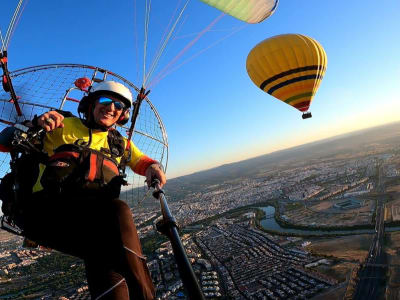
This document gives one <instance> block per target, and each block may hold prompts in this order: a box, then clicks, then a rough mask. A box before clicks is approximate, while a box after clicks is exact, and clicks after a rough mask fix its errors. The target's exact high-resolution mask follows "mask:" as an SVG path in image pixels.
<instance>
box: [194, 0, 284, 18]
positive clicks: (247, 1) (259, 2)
mask: <svg viewBox="0 0 400 300" xmlns="http://www.w3.org/2000/svg"><path fill="white" fill-rule="evenodd" d="M201 1H202V2H204V3H207V4H208V5H211V6H214V7H215V8H218V9H219V10H222V11H223V12H225V13H227V14H228V15H231V16H232V17H235V18H237V19H239V20H242V21H244V22H247V23H259V22H261V21H263V20H265V19H266V18H268V17H269V16H271V15H272V14H273V13H274V11H275V9H276V7H277V6H278V2H279V0H201Z"/></svg>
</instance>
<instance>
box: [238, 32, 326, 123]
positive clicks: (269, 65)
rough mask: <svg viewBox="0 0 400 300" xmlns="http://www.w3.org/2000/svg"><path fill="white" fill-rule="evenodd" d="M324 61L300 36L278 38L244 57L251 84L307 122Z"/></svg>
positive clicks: (316, 47) (314, 43) (321, 50)
mask: <svg viewBox="0 0 400 300" xmlns="http://www.w3.org/2000/svg"><path fill="white" fill-rule="evenodd" d="M327 62H328V61H327V57H326V53H325V50H324V48H322V46H321V44H319V43H318V42H317V41H316V40H314V39H312V38H310V37H308V36H305V35H301V34H282V35H277V36H274V37H271V38H268V39H266V40H264V41H262V42H261V43H259V44H258V45H256V46H255V47H254V48H253V49H252V50H251V51H250V53H249V55H248V56H247V62H246V68H247V73H248V74H249V76H250V78H251V80H252V81H253V82H254V83H255V84H256V85H257V86H258V87H259V88H260V89H262V90H263V91H265V92H267V93H268V94H270V95H272V96H274V97H275V98H277V99H279V100H281V101H283V102H285V103H287V104H289V105H291V106H293V107H295V108H296V109H298V110H300V111H301V112H303V119H306V118H310V117H311V113H310V112H308V109H309V107H310V104H311V101H312V99H313V97H314V95H315V93H316V92H317V90H318V87H319V85H320V83H321V80H322V78H323V76H324V74H325V70H326V66H327Z"/></svg>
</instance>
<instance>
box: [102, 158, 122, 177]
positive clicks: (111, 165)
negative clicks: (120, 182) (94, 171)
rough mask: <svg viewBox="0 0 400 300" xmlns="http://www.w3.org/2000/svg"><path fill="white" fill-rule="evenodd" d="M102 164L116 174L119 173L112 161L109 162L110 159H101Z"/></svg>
mask: <svg viewBox="0 0 400 300" xmlns="http://www.w3.org/2000/svg"><path fill="white" fill-rule="evenodd" d="M103 164H104V165H105V166H107V167H108V168H110V169H111V170H112V171H113V172H114V173H115V174H117V175H118V174H119V170H118V167H117V166H116V165H115V164H114V163H113V162H111V161H109V160H107V159H105V160H104V161H103Z"/></svg>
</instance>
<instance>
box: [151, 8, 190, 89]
mask: <svg viewBox="0 0 400 300" xmlns="http://www.w3.org/2000/svg"><path fill="white" fill-rule="evenodd" d="M188 4H189V0H187V1H186V3H185V5H184V7H183V8H182V10H181V12H180V13H179V16H178V17H177V19H176V20H175V23H174V25H173V26H172V28H171V30H170V31H169V33H168V35H167V37H166V39H165V40H164V42H163V45H162V47H161V49H160V51H159V52H158V54H157V57H156V59H155V61H154V62H153V64H152V66H151V67H150V71H149V73H148V74H147V75H146V77H145V79H144V84H143V85H144V86H145V85H146V83H147V81H148V79H149V78H150V77H151V76H152V74H153V73H154V70H155V67H156V65H157V64H158V61H159V60H160V57H161V55H162V53H163V52H164V50H165V48H166V46H167V43H168V41H169V40H170V38H171V36H172V33H173V32H174V30H175V28H176V25H177V24H178V22H179V20H180V19H181V18H182V15H183V12H184V11H185V9H186V7H187V5H188Z"/></svg>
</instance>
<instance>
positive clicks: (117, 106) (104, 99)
mask: <svg viewBox="0 0 400 300" xmlns="http://www.w3.org/2000/svg"><path fill="white" fill-rule="evenodd" d="M111 103H114V107H115V109H116V110H123V109H124V108H125V104H123V103H122V102H120V101H118V100H114V99H110V98H107V97H100V98H99V104H101V105H104V106H108V105H110V104H111Z"/></svg>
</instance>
